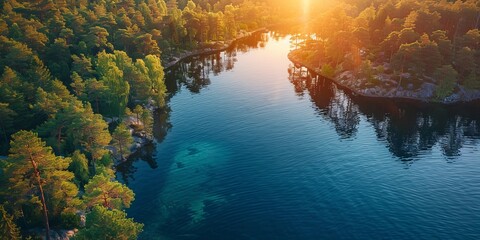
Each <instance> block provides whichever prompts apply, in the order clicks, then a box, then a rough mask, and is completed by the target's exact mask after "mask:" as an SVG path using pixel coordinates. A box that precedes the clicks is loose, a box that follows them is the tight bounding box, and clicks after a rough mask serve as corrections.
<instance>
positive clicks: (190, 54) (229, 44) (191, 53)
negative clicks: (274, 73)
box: [163, 27, 267, 70]
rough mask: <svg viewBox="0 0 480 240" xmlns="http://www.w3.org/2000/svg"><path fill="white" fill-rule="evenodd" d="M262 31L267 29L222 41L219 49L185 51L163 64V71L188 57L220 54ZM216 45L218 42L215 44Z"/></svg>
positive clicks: (259, 29)
mask: <svg viewBox="0 0 480 240" xmlns="http://www.w3.org/2000/svg"><path fill="white" fill-rule="evenodd" d="M264 31H267V28H266V27H263V28H258V29H256V30H253V31H250V32H245V33H239V34H238V36H237V37H235V38H234V39H231V40H227V41H224V44H223V46H220V47H216V48H207V49H197V50H191V51H187V52H184V53H182V54H180V55H178V56H173V58H175V59H174V60H172V61H170V62H167V63H165V65H164V66H163V68H164V69H165V70H168V69H170V68H171V67H173V66H175V65H176V64H178V63H179V62H181V61H183V60H185V59H187V58H190V57H195V56H200V55H210V54H214V53H218V52H222V51H225V50H227V49H228V48H230V47H232V46H233V44H234V43H235V42H236V41H239V40H242V39H244V38H247V37H250V36H252V35H253V34H256V33H259V32H264ZM217 43H218V42H217Z"/></svg>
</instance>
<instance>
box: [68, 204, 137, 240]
mask: <svg viewBox="0 0 480 240" xmlns="http://www.w3.org/2000/svg"><path fill="white" fill-rule="evenodd" d="M86 218H87V221H86V226H85V228H84V229H82V230H80V231H79V232H78V234H77V235H76V236H75V239H79V240H89V239H105V240H117V239H119V240H135V239H137V236H138V234H140V233H141V232H142V230H143V224H140V223H136V222H134V221H133V219H131V218H127V214H126V213H125V212H123V211H120V210H116V209H113V210H109V209H107V208H105V207H102V206H95V207H93V209H92V211H91V212H90V213H88V214H87V216H86Z"/></svg>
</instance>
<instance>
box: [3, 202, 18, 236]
mask: <svg viewBox="0 0 480 240" xmlns="http://www.w3.org/2000/svg"><path fill="white" fill-rule="evenodd" d="M0 236H1V237H2V239H5V240H20V239H22V238H21V235H20V229H19V228H18V227H17V225H16V224H15V221H14V219H13V216H11V215H10V214H8V213H7V211H6V210H5V208H4V207H3V205H0Z"/></svg>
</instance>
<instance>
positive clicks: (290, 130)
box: [118, 33, 480, 240]
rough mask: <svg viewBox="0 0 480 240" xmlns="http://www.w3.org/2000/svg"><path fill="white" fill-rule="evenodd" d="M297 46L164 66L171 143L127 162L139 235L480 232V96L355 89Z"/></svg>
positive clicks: (439, 235)
mask: <svg viewBox="0 0 480 240" xmlns="http://www.w3.org/2000/svg"><path fill="white" fill-rule="evenodd" d="M289 46H290V41H289V39H288V38H284V37H283V35H281V34H274V33H270V34H258V35H255V36H253V37H252V38H250V39H246V40H245V41H241V42H238V44H236V45H235V46H233V47H232V48H231V49H229V50H228V51H225V52H222V53H217V54H213V55H209V56H198V57H193V58H190V59H187V60H185V61H183V62H182V63H181V64H179V65H177V66H175V67H174V68H171V69H169V70H168V71H167V72H166V78H167V79H166V83H167V89H168V91H169V93H170V99H169V101H168V104H169V106H170V108H171V109H170V108H167V109H165V110H163V111H161V112H158V113H157V114H156V115H155V125H154V129H155V138H156V142H157V143H161V144H156V146H153V145H152V146H148V147H146V148H144V149H142V151H140V152H138V153H137V154H135V155H133V156H132V157H131V159H130V161H128V162H126V163H124V164H122V165H120V166H119V167H118V176H119V178H121V179H123V180H124V181H125V182H127V183H128V186H129V187H131V188H132V189H133V190H134V192H135V193H136V196H135V198H136V200H135V202H134V203H133V205H132V207H131V208H130V209H128V210H127V211H128V214H129V216H130V217H134V218H135V220H137V221H140V222H142V223H144V224H145V231H144V232H143V233H142V234H141V236H140V239H149V240H150V239H163V240H165V239H199V240H202V239H206V240H217V239H218V240H223V239H239V240H243V239H262V240H263V239H266V240H267V239H268V240H269V239H281V240H283V239H285V240H287V239H288V240H290V239H308V240H309V239H312V240H314V239H315V240H316V239H355V238H357V239H431V238H434V239H445V238H450V237H451V236H452V234H453V235H455V236H458V237H457V239H462V240H463V239H468V237H469V236H475V234H477V233H478V229H480V225H479V224H480V221H479V217H478V216H480V215H479V214H478V213H480V205H479V203H478V201H476V200H477V199H478V196H479V195H478V193H480V185H478V182H479V180H480V179H479V176H480V174H479V173H480V167H479V165H478V163H477V162H478V161H475V160H476V159H477V157H478V145H479V142H478V141H479V140H480V132H479V131H480V125H479V122H480V120H479V119H480V116H479V115H480V111H479V107H478V104H477V106H475V104H473V105H461V106H451V107H444V106H435V105H424V104H417V103H400V102H395V101H390V100H375V99H373V100H372V99H370V100H369V99H363V98H358V97H355V96H352V95H351V94H347V93H348V91H347V90H343V89H340V88H339V87H338V86H336V85H335V84H332V83H331V82H330V81H329V80H327V79H323V78H321V77H318V76H316V75H315V74H312V73H308V72H307V71H305V69H303V72H301V70H300V69H292V68H288V65H289V64H290V63H289V61H288V59H287V57H286V56H287V54H288V50H289ZM287 68H288V69H289V70H288V71H286V69H287ZM289 72H290V73H291V74H293V75H291V76H290V79H289V75H290V74H289ZM293 76H296V77H293ZM289 80H290V82H289ZM443 159H447V162H445V161H444V160H443ZM397 160H401V161H397ZM418 160H421V161H418ZM415 161H417V162H415ZM414 162H415V163H416V164H413V163H414ZM451 163H453V164H451ZM459 203H460V204H459ZM454 238H455V237H452V239H454ZM472 239H478V237H477V238H472Z"/></svg>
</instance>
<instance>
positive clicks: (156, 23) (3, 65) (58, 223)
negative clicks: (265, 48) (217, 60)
mask: <svg viewBox="0 0 480 240" xmlns="http://www.w3.org/2000/svg"><path fill="white" fill-rule="evenodd" d="M0 6H1V15H0V135H1V137H0V155H4V156H5V157H1V159H0V169H1V170H0V203H1V204H0V235H1V236H2V237H1V238H2V239H22V238H28V237H33V238H34V239H35V238H38V237H39V236H45V237H46V239H50V238H52V239H53V238H56V237H57V236H59V235H61V236H65V235H68V236H70V237H71V236H72V235H73V234H74V235H75V239H136V238H137V236H138V234H139V233H140V232H141V231H142V224H140V223H136V222H135V221H134V220H133V219H131V218H128V217H127V216H126V214H125V212H124V209H126V208H128V207H129V206H130V204H131V202H132V201H133V200H134V196H135V194H134V193H133V192H132V191H131V190H130V189H129V188H128V187H127V186H126V185H124V184H122V183H120V182H118V181H117V180H116V179H115V175H114V174H115V173H114V170H113V165H114V162H116V161H122V160H124V159H125V158H126V157H127V156H128V154H129V153H130V150H131V149H132V147H131V146H132V145H133V144H134V139H133V137H132V134H131V132H133V134H134V135H135V134H136V135H138V136H140V137H141V138H144V139H146V140H148V141H152V140H153V136H152V135H153V134H152V122H153V119H152V111H155V110H156V109H162V108H164V107H165V97H166V94H167V93H166V87H165V83H164V69H163V67H162V61H163V62H164V61H167V60H168V59H169V58H170V57H172V56H175V55H176V54H178V53H179V52H181V51H186V50H188V49H197V48H202V47H204V46H208V45H209V44H211V43H216V42H219V41H226V40H232V39H235V37H236V36H237V34H239V33H242V32H249V31H253V30H256V29H258V28H261V27H264V26H266V25H267V24H269V23H271V21H272V17H273V14H269V12H270V11H271V9H272V8H270V7H269V6H271V5H268V4H267V2H261V1H248V0H247V1H243V0H232V1H229V0H222V1H210V0H195V1H192V0H189V1H176V0H170V1H167V2H165V1H164V0H125V1H115V0H96V1H87V0H33V1H31V0H28V1H27V0H2V1H0ZM42 229H43V230H42ZM69 229H80V230H79V231H78V232H76V231H77V230H75V231H73V230H69Z"/></svg>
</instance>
